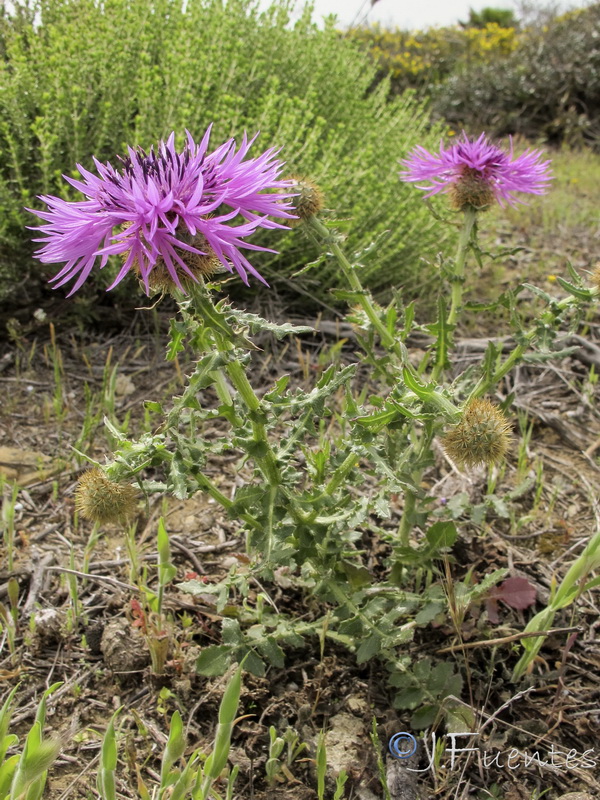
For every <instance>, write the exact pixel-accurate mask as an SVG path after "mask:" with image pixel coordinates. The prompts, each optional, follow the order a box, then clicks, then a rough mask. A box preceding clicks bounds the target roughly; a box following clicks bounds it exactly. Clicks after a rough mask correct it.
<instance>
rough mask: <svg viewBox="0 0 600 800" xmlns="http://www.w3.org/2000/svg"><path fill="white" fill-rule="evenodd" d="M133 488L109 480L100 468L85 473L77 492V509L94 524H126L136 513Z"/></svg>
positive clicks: (135, 497)
mask: <svg viewBox="0 0 600 800" xmlns="http://www.w3.org/2000/svg"><path fill="white" fill-rule="evenodd" d="M136 500H137V492H136V491H135V489H134V488H133V486H127V485H122V484H119V483H115V482H114V481H111V480H109V478H107V477H106V475H105V474H104V472H103V471H102V470H101V469H98V467H94V468H93V469H90V470H88V471H87V472H84V474H83V475H82V476H81V478H80V479H79V484H78V486H77V489H76V491H75V508H76V509H77V511H79V513H80V514H81V516H82V517H85V518H86V519H91V520H92V521H93V522H100V523H104V522H124V521H126V520H127V519H128V518H129V517H130V516H131V515H132V514H133V512H134V511H135V507H136Z"/></svg>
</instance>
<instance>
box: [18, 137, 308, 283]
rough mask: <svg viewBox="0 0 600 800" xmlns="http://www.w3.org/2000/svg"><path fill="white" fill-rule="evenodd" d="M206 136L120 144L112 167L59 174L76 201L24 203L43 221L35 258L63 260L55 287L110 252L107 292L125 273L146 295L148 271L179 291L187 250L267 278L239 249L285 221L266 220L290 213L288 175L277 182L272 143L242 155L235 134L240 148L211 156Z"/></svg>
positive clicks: (191, 257)
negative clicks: (113, 265)
mask: <svg viewBox="0 0 600 800" xmlns="http://www.w3.org/2000/svg"><path fill="white" fill-rule="evenodd" d="M209 137H210V128H209V129H208V130H207V131H206V133H205V135H204V137H203V138H202V141H201V142H200V143H199V144H196V142H194V139H193V138H192V135H191V134H190V133H187V140H186V142H185V145H184V147H183V150H182V151H178V150H177V149H176V147H175V134H174V133H172V134H171V135H170V136H169V138H168V139H167V141H166V142H164V141H161V142H160V143H159V145H158V148H157V149H156V150H154V148H151V149H150V151H149V152H147V153H146V152H145V151H144V150H142V149H141V148H128V155H127V156H126V157H124V158H120V159H119V160H120V162H121V163H120V165H119V167H118V169H116V168H114V167H113V166H112V165H111V164H110V163H106V164H102V163H100V162H99V161H98V160H97V159H94V165H95V168H96V172H97V174H94V173H92V172H89V171H88V170H87V169H85V168H84V167H82V166H81V165H79V164H78V165H77V169H78V170H79V172H80V174H81V177H82V180H76V179H74V178H70V177H67V176H65V179H66V180H67V181H68V182H69V183H70V184H71V186H73V187H74V188H75V189H77V190H78V191H80V192H81V193H82V194H83V195H84V197H85V200H79V201H75V202H69V201H66V200H62V199H61V198H59V197H54V196H42V197H40V199H41V200H43V201H44V203H46V205H47V207H48V210H47V211H35V210H33V209H29V210H30V211H33V213H34V214H36V215H37V216H38V217H40V218H41V219H42V220H44V221H45V223H46V224H44V225H41V226H39V227H38V228H35V230H39V231H41V232H42V233H43V234H44V235H45V237H46V238H43V239H37V240H36V241H40V242H42V243H43V246H42V247H41V248H40V250H38V252H37V253H36V256H37V257H38V258H39V259H40V261H42V262H43V263H60V262H63V261H64V262H66V263H65V265H64V267H63V268H62V269H61V270H60V272H59V273H58V274H57V275H55V276H54V277H53V278H52V279H51V280H52V281H53V282H54V283H55V287H57V286H62V285H63V284H65V283H67V282H68V281H70V280H71V279H75V284H74V285H73V288H72V289H71V292H70V294H73V292H75V291H77V289H79V288H80V287H81V285H82V284H83V283H84V281H85V280H86V279H87V278H88V276H89V274H90V272H91V271H92V270H93V268H94V266H95V265H96V264H97V263H98V261H99V263H100V268H102V267H104V266H105V264H106V262H107V260H108V257H109V256H110V255H113V254H119V255H120V256H121V260H122V267H121V269H120V271H119V273H118V275H117V277H116V278H115V280H114V282H113V283H112V285H111V286H110V287H109V288H110V289H112V288H113V287H114V286H116V285H117V284H118V283H119V282H120V281H121V280H123V278H124V277H125V275H127V274H128V273H129V272H131V271H133V272H135V273H136V274H137V275H138V277H139V278H140V280H141V281H142V283H143V285H144V287H145V290H146V293H147V294H149V293H150V292H149V290H150V275H151V273H152V271H153V270H155V269H156V270H157V271H161V272H162V273H163V275H167V274H168V276H170V278H171V279H172V281H173V283H174V285H175V286H177V287H178V288H179V289H181V290H184V288H183V286H182V279H183V282H184V283H185V281H186V280H196V279H197V277H198V274H197V272H196V271H195V270H194V269H193V265H194V263H195V261H197V260H198V259H197V258H195V256H201V257H207V258H208V259H214V258H216V259H218V261H219V262H220V264H222V265H223V267H225V268H226V269H227V270H229V271H230V272H232V271H233V269H235V270H236V271H237V273H238V274H239V276H240V277H241V278H242V280H243V281H244V283H246V284H247V283H248V275H253V276H254V277H255V278H258V279H259V280H260V281H262V282H263V283H265V284H266V281H265V280H264V278H263V277H262V276H261V275H260V274H259V273H258V272H257V270H256V269H255V268H254V267H253V266H252V264H251V263H250V262H249V261H248V259H247V258H246V256H245V255H244V253H243V252H242V249H244V250H267V248H264V247H260V246H258V245H256V244H252V243H250V242H248V241H247V239H248V238H249V237H250V236H251V235H252V234H253V233H255V231H256V230H257V229H258V228H285V227H286V225H285V224H283V222H276V221H275V220H274V219H271V218H272V217H275V218H279V219H280V220H287V219H294V218H295V216H294V213H293V208H292V206H291V203H290V198H291V196H292V195H293V191H292V190H291V189H290V185H291V184H290V181H285V180H281V179H280V173H281V170H282V168H283V166H284V162H282V161H279V160H278V159H277V158H276V156H277V153H278V151H276V150H274V149H273V148H271V149H269V150H266V151H265V152H264V153H262V155H260V156H258V157H257V158H246V156H247V153H248V150H249V149H250V147H251V145H252V143H253V142H254V140H255V139H256V136H255V137H254V138H253V139H251V140H248V139H247V137H246V135H244V138H243V140H242V142H241V144H240V146H239V148H236V144H235V141H234V140H233V139H230V140H229V141H227V142H225V144H222V145H221V146H220V147H218V148H217V149H216V150H214V151H213V152H211V153H209V152H208V143H209ZM268 252H274V251H271V250H269V251H268Z"/></svg>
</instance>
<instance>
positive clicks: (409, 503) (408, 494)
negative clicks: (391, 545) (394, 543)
mask: <svg viewBox="0 0 600 800" xmlns="http://www.w3.org/2000/svg"><path fill="white" fill-rule="evenodd" d="M416 504H417V495H416V494H415V492H413V491H411V490H410V489H407V490H406V491H405V492H404V508H403V509H402V519H401V520H400V527H399V528H398V538H399V539H400V544H401V545H402V547H410V539H409V535H410V532H411V530H412V527H413V523H412V519H411V518H412V516H413V515H414V513H415V506H416Z"/></svg>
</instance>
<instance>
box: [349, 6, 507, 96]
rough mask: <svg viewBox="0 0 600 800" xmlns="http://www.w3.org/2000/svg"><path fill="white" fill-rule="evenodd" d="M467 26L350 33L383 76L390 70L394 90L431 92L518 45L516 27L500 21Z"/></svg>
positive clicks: (359, 29)
mask: <svg viewBox="0 0 600 800" xmlns="http://www.w3.org/2000/svg"><path fill="white" fill-rule="evenodd" d="M471 13H472V14H473V12H471ZM510 13H511V12H509V14H510ZM476 16H477V15H476ZM465 25H466V27H456V26H454V27H447V28H430V29H429V30H424V31H402V30H387V29H385V28H382V27H380V26H379V25H374V26H373V27H368V28H354V29H352V30H351V31H349V32H348V36H349V37H350V38H351V39H353V40H354V41H356V42H358V43H359V44H360V45H361V46H362V47H363V48H366V49H367V50H368V52H369V53H370V55H371V58H372V59H373V60H374V61H375V63H376V64H377V66H378V68H379V77H380V78H383V77H384V76H386V75H388V74H389V76H390V87H391V90H392V92H393V93H394V94H402V92H404V91H406V89H409V88H413V89H418V90H419V91H425V92H426V93H427V94H429V92H430V91H431V89H432V88H433V87H434V86H435V85H436V84H440V83H442V82H443V81H444V80H445V79H446V78H448V77H449V76H450V75H452V74H453V73H454V72H456V71H457V70H458V69H459V68H460V67H461V66H463V65H464V66H471V67H473V68H475V69H477V68H479V66H480V65H481V64H486V63H488V62H490V60H493V59H495V58H496V57H498V56H505V55H508V54H509V53H511V52H512V51H513V50H514V48H515V47H516V46H517V36H516V31H515V28H514V27H509V28H507V27H503V26H502V25H500V24H499V23H498V22H495V21H486V22H477V24H475V23H473V24H471V23H465Z"/></svg>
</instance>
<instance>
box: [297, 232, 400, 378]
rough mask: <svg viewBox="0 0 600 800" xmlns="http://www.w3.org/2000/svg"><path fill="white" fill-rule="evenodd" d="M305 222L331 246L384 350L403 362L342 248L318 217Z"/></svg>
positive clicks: (395, 343)
mask: <svg viewBox="0 0 600 800" xmlns="http://www.w3.org/2000/svg"><path fill="white" fill-rule="evenodd" d="M306 224H307V225H308V226H309V227H310V228H312V230H313V233H315V234H316V236H317V237H318V238H319V239H321V240H323V241H325V242H327V245H328V246H329V247H330V248H331V252H332V253H333V255H334V256H335V258H336V260H337V262H338V264H339V265H340V267H341V270H342V272H343V273H344V277H345V278H346V280H347V281H348V283H349V284H350V288H351V289H352V290H353V291H355V292H356V293H357V294H358V295H359V297H358V302H359V303H360V306H361V308H362V310H363V311H364V312H365V314H366V315H367V318H368V320H369V322H370V323H371V325H372V326H373V328H374V329H375V330H376V331H377V333H378V334H379V338H380V339H381V343H382V344H383V346H384V347H385V348H386V350H389V351H391V352H393V353H395V354H396V355H397V356H398V357H399V359H400V361H401V362H404V357H403V355H402V351H401V350H400V348H398V343H397V342H396V339H395V337H394V336H393V335H392V334H391V333H390V332H389V331H388V329H387V328H386V327H385V325H384V324H383V322H382V321H381V319H380V318H379V314H378V313H377V311H376V309H375V307H374V306H373V301H372V300H371V298H370V296H369V294H368V293H367V292H365V290H364V289H363V286H362V284H361V282H360V280H359V278H358V275H357V274H356V270H355V269H354V267H353V266H352V264H351V263H350V262H349V261H348V259H347V258H346V256H345V254H344V252H343V250H342V249H341V247H340V246H339V244H338V243H337V242H336V241H335V238H334V237H333V236H332V235H331V234H330V233H329V231H328V230H327V228H326V227H325V225H324V224H323V223H322V222H321V220H320V219H318V217H311V218H310V219H309V220H306Z"/></svg>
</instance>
